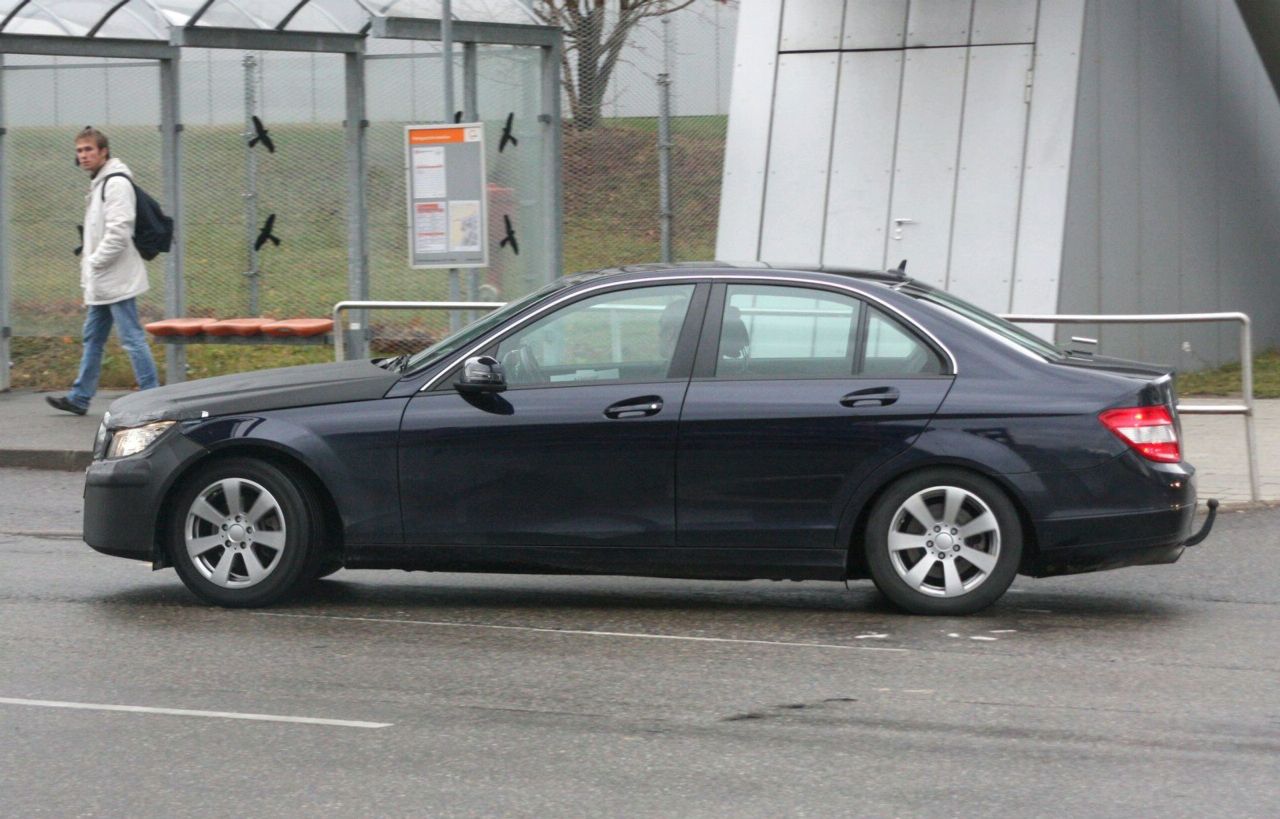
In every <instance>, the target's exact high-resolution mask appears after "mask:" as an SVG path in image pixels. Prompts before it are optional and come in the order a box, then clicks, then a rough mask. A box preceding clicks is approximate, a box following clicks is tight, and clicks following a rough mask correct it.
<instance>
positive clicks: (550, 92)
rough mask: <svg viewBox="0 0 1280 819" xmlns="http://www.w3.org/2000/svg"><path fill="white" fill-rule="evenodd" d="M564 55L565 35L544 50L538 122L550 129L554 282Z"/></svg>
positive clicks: (559, 252)
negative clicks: (561, 80)
mask: <svg viewBox="0 0 1280 819" xmlns="http://www.w3.org/2000/svg"><path fill="white" fill-rule="evenodd" d="M563 52H564V38H563V35H557V37H556V40H555V43H554V45H552V46H550V47H546V46H544V47H543V48H542V113H541V114H539V115H538V121H539V122H541V123H542V124H543V125H544V126H546V128H547V130H546V131H545V132H544V139H543V140H542V167H543V168H545V169H547V170H549V171H550V172H551V181H550V182H549V183H548V184H547V185H546V186H544V193H543V196H544V197H545V201H544V202H543V207H542V212H543V220H544V221H543V230H544V231H546V237H547V247H548V248H549V249H550V252H549V253H548V254H547V258H548V264H549V267H550V269H549V270H548V271H547V279H546V280H547V281H548V282H551V281H554V280H555V279H556V278H557V277H558V276H561V275H563V274H564V272H565V270H564V210H563V208H564V166H563V165H562V163H561V154H562V152H563V149H562V147H561V131H562V129H563V128H564V123H563V122H562V121H561V119H560V58H561V55H562V54H563Z"/></svg>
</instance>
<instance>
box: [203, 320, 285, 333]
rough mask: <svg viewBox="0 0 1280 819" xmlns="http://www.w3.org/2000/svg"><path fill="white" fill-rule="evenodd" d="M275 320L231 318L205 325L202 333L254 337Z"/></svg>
mask: <svg viewBox="0 0 1280 819" xmlns="http://www.w3.org/2000/svg"><path fill="white" fill-rule="evenodd" d="M274 321H275V319H269V318H233V319H223V320H222V321H214V322H210V323H209V324H206V325H205V327H204V331H205V332H206V333H208V334H209V335H211V336H256V335H258V334H259V333H261V332H262V328H263V327H265V326H267V325H268V324H271V323H273V322H274Z"/></svg>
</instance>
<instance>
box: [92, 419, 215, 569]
mask: <svg viewBox="0 0 1280 819" xmlns="http://www.w3.org/2000/svg"><path fill="white" fill-rule="evenodd" d="M204 451H205V450H204V448H203V447H201V446H199V445H198V444H195V443H193V442H192V441H191V440H190V439H189V438H186V437H185V436H183V435H181V434H179V433H178V432H177V431H176V430H175V431H174V432H172V433H170V434H167V435H165V436H164V437H163V438H161V439H160V440H158V441H156V442H155V444H153V445H152V447H151V448H150V449H148V450H147V451H146V452H143V453H141V454H138V455H131V456H129V457H127V458H114V459H111V460H100V461H94V462H93V463H91V464H89V467H88V468H87V469H86V470H85V479H84V524H83V536H84V541H85V543H87V544H89V546H90V547H91V548H93V549H94V550H96V551H99V552H102V553H103V554H107V555H112V556H113V557H126V558H131V559H133V560H147V561H152V562H154V561H155V560H156V559H157V558H158V557H160V556H161V555H160V553H159V552H158V551H157V545H158V544H159V543H160V542H161V537H162V534H161V533H160V532H158V531H157V529H156V524H157V522H158V520H159V517H160V505H161V503H162V502H163V500H164V497H165V495H166V493H168V491H169V488H170V486H172V483H173V479H174V478H175V477H176V476H177V475H178V474H179V473H180V472H181V471H182V469H183V467H184V466H185V465H186V464H187V463H188V462H190V461H191V460H192V459H194V458H198V457H200V455H202V454H203V453H204Z"/></svg>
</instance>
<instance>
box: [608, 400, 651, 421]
mask: <svg viewBox="0 0 1280 819" xmlns="http://www.w3.org/2000/svg"><path fill="white" fill-rule="evenodd" d="M660 412H662V399H661V398H659V397H658V396H656V395H645V396H641V397H640V398H628V399H627V400H625V401H619V402H618V403H616V404H612V405H610V406H609V407H608V408H607V409H605V411H604V415H605V417H606V418H615V419H622V418H643V417H645V416H646V415H657V414H658V413H660Z"/></svg>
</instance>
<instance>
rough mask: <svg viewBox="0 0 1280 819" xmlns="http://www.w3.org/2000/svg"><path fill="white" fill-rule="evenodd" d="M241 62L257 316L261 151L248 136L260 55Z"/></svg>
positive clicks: (247, 216) (252, 295)
mask: <svg viewBox="0 0 1280 819" xmlns="http://www.w3.org/2000/svg"><path fill="white" fill-rule="evenodd" d="M241 65H242V66H244V133H243V134H242V136H243V137H244V237H245V242H244V244H245V250H246V252H247V253H248V257H249V269H248V270H246V271H245V274H244V275H245V276H246V277H248V279H249V315H251V316H256V315H258V313H259V312H261V311H260V309H259V304H258V279H259V276H260V275H261V271H260V270H259V269H258V250H257V248H255V247H254V244H255V243H256V242H255V240H256V238H257V235H258V152H257V151H255V150H254V149H253V148H252V147H250V145H249V140H250V139H251V138H252V137H253V135H254V127H253V115H254V114H255V113H256V112H257V107H258V104H257V100H258V58H257V57H255V56H253V55H252V54H246V55H244V60H242V61H241Z"/></svg>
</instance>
